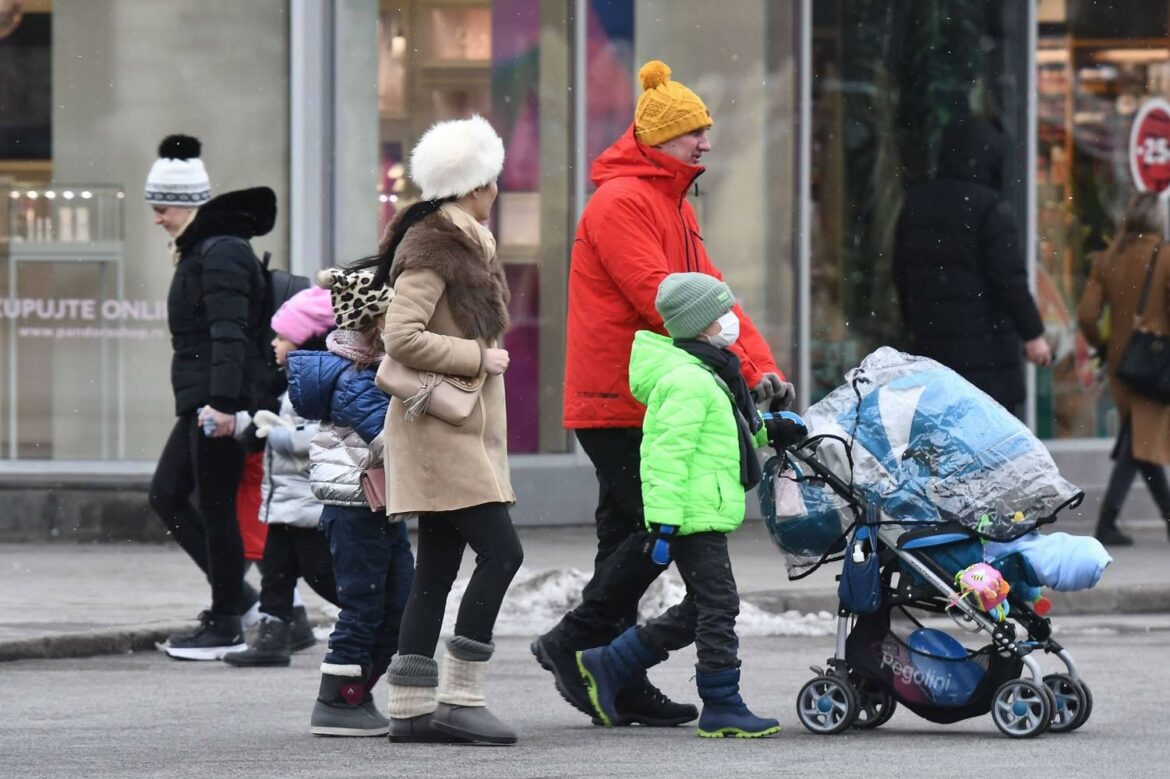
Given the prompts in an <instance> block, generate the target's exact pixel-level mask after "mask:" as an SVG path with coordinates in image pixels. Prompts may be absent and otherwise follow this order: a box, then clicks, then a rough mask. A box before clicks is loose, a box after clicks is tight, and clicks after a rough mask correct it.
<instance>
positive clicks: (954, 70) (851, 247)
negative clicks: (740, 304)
mask: <svg viewBox="0 0 1170 779" xmlns="http://www.w3.org/2000/svg"><path fill="white" fill-rule="evenodd" d="M1025 10H1026V9H1024V7H1023V4H1020V3H1013V2H1008V1H1007V0H992V1H988V0H955V2H946V3H941V2H937V3H922V2H916V1H915V0H896V1H894V2H880V3H875V2H861V1H860V0H858V1H855V2H850V1H847V2H840V3H814V4H813V14H814V17H813V41H812V46H813V49H812V70H813V72H812V85H813V86H812V91H813V94H812V98H813V109H812V116H813V128H812V132H813V138H812V181H811V187H812V201H813V213H812V225H811V229H812V235H811V242H812V258H811V263H812V270H811V272H812V288H811V295H812V332H811V338H812V344H811V349H812V355H811V358H812V367H813V372H814V386H813V393H812V399H813V400H817V399H819V398H820V397H822V396H823V395H824V394H825V393H827V392H828V391H830V390H832V389H833V388H835V387H836V386H838V385H839V384H840V383H841V382H842V379H843V374H844V372H845V371H846V370H848V369H849V368H851V367H853V366H855V365H856V364H857V363H858V362H859V361H860V359H861V358H862V357H864V356H865V355H866V354H868V353H869V352H870V351H872V350H873V349H875V348H876V347H878V346H881V345H885V344H889V345H893V346H897V347H900V348H904V349H908V350H912V345H911V344H910V343H909V340H908V338H907V336H906V328H905V325H904V323H903V318H902V314H901V312H900V310H899V306H898V297H897V294H896V291H895V285H894V279H893V268H892V258H893V254H894V249H895V236H896V228H897V224H898V219H899V216H900V214H901V212H902V206H903V202H904V200H905V199H906V196H907V193H908V192H909V191H910V190H911V189H912V188H913V187H915V186H918V185H921V184H923V183H925V182H930V181H933V180H935V179H937V178H938V177H939V169H938V160H939V152H940V139H941V136H942V133H943V130H944V128H946V127H947V126H948V124H949V123H951V122H952V121H954V120H955V119H957V118H961V117H980V118H983V119H986V120H988V121H989V122H991V123H993V124H997V125H998V126H1000V127H1001V128H1002V129H1003V131H1004V133H1005V135H1006V137H1007V148H1006V162H1005V166H1004V167H1005V170H1004V175H1003V176H1002V182H1003V183H1002V186H1001V187H999V191H1000V193H1001V194H1002V195H1003V196H1004V197H1005V198H1006V199H1007V201H1008V203H1009V204H1010V205H1011V210H1012V211H1013V212H1014V213H1016V214H1021V215H1022V214H1023V213H1024V206H1025V193H1024V186H1025V181H1026V166H1025V153H1026V144H1025V121H1026V117H1025V104H1026V86H1025V75H1026V70H1025V63H1026V62H1027V48H1026V47H1027V30H1026V24H1025V13H1024V11H1025ZM1017 229H1018V231H1019V232H1018V236H1017V238H1016V241H1017V246H1019V245H1022V242H1023V240H1024V220H1023V218H1019V220H1018V224H1017ZM1020 256H1021V260H1022V258H1023V254H1022V252H1021V255H1020ZM940 324H944V323H940Z"/></svg>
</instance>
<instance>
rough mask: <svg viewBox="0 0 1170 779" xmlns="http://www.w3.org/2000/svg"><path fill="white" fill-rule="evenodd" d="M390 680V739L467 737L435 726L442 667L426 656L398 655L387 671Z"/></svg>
mask: <svg viewBox="0 0 1170 779" xmlns="http://www.w3.org/2000/svg"><path fill="white" fill-rule="evenodd" d="M386 678H387V680H388V681H389V682H390V706H389V708H390V711H389V714H390V740H391V741H393V742H395V743H415V744H417V743H426V744H431V743H451V742H456V741H463V740H464V739H461V738H457V737H455V736H451V735H448V734H446V733H440V732H439V731H437V730H435V729H434V728H433V727H431V720H432V717H433V715H434V713H435V707H436V706H437V705H438V701H437V699H436V687H437V686H438V684H439V673H438V666H437V665H436V664H435V661H434V659H433V658H430V657H426V656H424V655H395V656H394V659H393V660H392V661H391V662H390V668H389V670H388V671H387V673H386Z"/></svg>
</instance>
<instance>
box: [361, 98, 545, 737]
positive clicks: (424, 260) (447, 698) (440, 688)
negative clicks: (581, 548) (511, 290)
mask: <svg viewBox="0 0 1170 779" xmlns="http://www.w3.org/2000/svg"><path fill="white" fill-rule="evenodd" d="M503 164H504V146H503V142H502V141H501V140H500V138H499V136H498V135H496V133H495V131H494V130H493V129H492V127H491V125H490V124H488V122H487V121H486V120H484V119H483V118H482V117H479V116H475V117H472V118H471V119H466V120H459V121H450V122H441V123H439V124H437V125H435V126H434V127H432V128H431V129H430V130H428V131H427V132H426V134H424V135H423V137H422V139H421V140H420V141H419V142H418V145H417V146H415V148H414V151H413V152H412V154H411V160H410V167H411V171H410V173H411V177H412V178H413V180H414V182H415V183H416V184H417V185H418V187H419V189H421V190H422V200H421V201H420V202H418V203H416V204H415V205H413V206H411V207H410V208H408V209H407V210H406V211H404V212H403V213H402V214H401V215H400V216H399V217H397V219H396V220H395V221H394V222H393V223H392V224H391V225H390V227H389V229H388V231H387V235H386V237H385V239H384V244H383V247H382V251H381V253H380V254H379V255H378V256H377V257H374V258H371V259H370V260H368V261H366V263H365V266H366V267H370V268H375V269H376V270H375V274H374V280H373V282H374V284H375V285H376V284H380V283H388V284H391V285H393V287H394V297H393V300H392V301H391V303H390V307H389V309H388V310H387V312H386V325H385V331H384V338H383V341H384V344H385V347H386V359H385V360H384V361H383V364H382V367H381V368H380V369H379V372H378V377H379V378H378V382H379V386H381V387H382V388H383V389H385V390H387V391H388V392H389V393H390V394H391V395H392V399H391V401H390V408H389V410H388V412H387V414H386V429H385V433H386V447H387V450H388V451H391V452H393V455H392V456H390V457H388V458H387V460H386V500H387V505H386V511H387V513H388V514H390V515H392V516H393V515H398V514H414V513H417V514H418V515H419V528H418V550H417V561H416V570H415V580H414V586H413V588H412V589H411V592H410V597H409V599H408V600H407V605H406V610H405V612H404V614H403V617H402V626H401V629H400V632H399V642H398V654H397V655H396V656H395V657H394V660H393V662H392V663H391V665H390V671H389V680H390V717H391V731H390V738H391V740H392V741H434V742H458V741H463V742H467V741H471V742H475V743H487V744H512V743H515V741H516V735H515V734H514V733H513V732H512V731H511V729H509V728H508V727H507V726H506V725H504V724H503V723H501V722H500V721H499V720H497V719H496V718H495V717H494V716H493V715H492V713H491V712H489V711H488V710H487V708H486V707H485V700H484V673H485V670H486V668H487V664H488V660H489V659H490V658H491V655H492V650H493V648H494V647H493V644H492V631H493V628H494V626H495V621H496V616H497V615H498V613H499V609H500V604H501V603H502V602H503V599H504V593H505V592H506V591H507V589H508V586H509V584H511V582H512V578H513V577H514V576H515V574H516V571H517V570H518V569H519V567H520V564H521V562H522V561H523V558H524V553H523V550H522V549H521V547H520V540H519V538H518V537H517V536H516V531H515V529H514V528H513V526H512V521H511V518H510V516H509V514H508V507H509V506H510V505H511V504H512V503H514V502H515V495H514V493H513V492H512V485H511V481H510V478H509V474H508V452H507V420H506V412H505V406H504V376H503V373H504V371H505V370H506V369H507V367H508V353H507V352H506V351H505V350H503V349H501V348H499V346H498V345H499V342H500V339H501V338H502V337H503V335H504V331H505V330H507V327H508V287H507V282H506V281H505V279H504V272H503V268H502V267H501V265H500V261H499V258H498V257H497V256H496V242H495V238H494V237H493V236H492V234H491V232H489V231H488V229H487V227H485V226H484V223H485V222H486V221H487V219H488V215H489V214H490V212H491V207H492V203H493V202H494V201H495V199H496V193H497V190H496V178H497V177H498V176H499V174H500V171H501V170H502V169H503ZM409 376H413V379H412V380H411V381H408V382H406V383H407V384H409V385H410V386H404V384H403V380H404V377H409ZM448 379H450V381H448ZM444 382H445V383H447V384H448V385H449V386H447V387H440V386H439V384H440V383H444ZM452 382H454V383H455V384H459V385H461V387H462V389H457V388H456V387H455V386H454V385H453V384H452ZM456 391H458V392H463V393H465V394H466V397H469V398H470V400H471V401H472V403H471V406H470V409H471V410H470V413H469V414H467V415H465V416H464V415H463V414H455V415H452V414H451V413H449V412H450V410H451V409H450V407H449V406H448V405H447V404H446V402H445V401H447V400H448V399H449V395H450V393H451V392H456ZM456 400H457V401H458V400H459V398H456ZM456 405H458V404H457V403H456ZM467 546H470V547H471V548H472V550H473V551H474V552H475V555H476V564H475V570H474V572H473V573H472V575H471V580H470V582H469V583H468V585H467V590H466V593H465V594H464V596H463V601H462V603H461V604H460V607H459V613H458V617H457V619H456V622H455V635H454V636H453V637H452V638H451V639H449V640H448V641H447V645H446V648H445V651H444V653H443V656H442V662H441V668H440V666H439V664H438V663H436V662H435V659H434V656H435V650H436V646H437V644H438V640H439V630H440V628H441V626H442V622H443V612H444V609H445V606H446V602H447V596H448V594H449V592H450V590H451V585H452V583H453V582H454V581H455V576H456V574H457V573H458V572H459V564H460V561H461V560H462V558H463V552H464V549H465V548H466V547H467Z"/></svg>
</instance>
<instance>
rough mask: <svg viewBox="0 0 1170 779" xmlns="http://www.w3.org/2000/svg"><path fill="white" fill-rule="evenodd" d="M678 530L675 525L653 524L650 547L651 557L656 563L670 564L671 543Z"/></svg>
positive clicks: (648, 544)
mask: <svg viewBox="0 0 1170 779" xmlns="http://www.w3.org/2000/svg"><path fill="white" fill-rule="evenodd" d="M676 530H678V528H677V527H675V526H674V525H651V532H650V540H649V542H648V543H647V546H648V547H649V553H650V559H651V560H652V561H653V562H654V564H655V565H670V543H671V542H672V541H673V540H674V533H675V531H676Z"/></svg>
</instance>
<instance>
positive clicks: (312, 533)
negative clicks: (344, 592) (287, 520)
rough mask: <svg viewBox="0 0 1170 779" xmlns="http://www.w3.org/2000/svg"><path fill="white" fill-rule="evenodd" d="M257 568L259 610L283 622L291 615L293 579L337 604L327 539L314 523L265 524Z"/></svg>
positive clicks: (294, 583)
mask: <svg viewBox="0 0 1170 779" xmlns="http://www.w3.org/2000/svg"><path fill="white" fill-rule="evenodd" d="M260 571H261V573H262V576H261V577H260V610H261V611H262V612H264V613H265V614H271V615H272V616H274V617H277V618H279V619H283V620H284V621H285V622H287V621H289V620H291V619H292V616H293V588H295V587H296V586H297V579H304V580H305V584H307V585H309V586H310V587H312V588H313V591H314V592H316V593H317V594H318V595H320V596H321V597H322V598H324V599H325V600H327V601H329V602H330V603H332V604H333V605H335V606H337V605H340V604H339V603H338V601H337V582H336V581H334V579H333V555H331V554H330V553H329V540H328V539H326V538H325V534H324V533H322V532H321V531H320V530H318V529H317V528H315V527H294V526H293V525H277V524H271V525H269V526H268V540H267V541H266V542H265V543H264V560H263V562H261V563H260Z"/></svg>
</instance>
